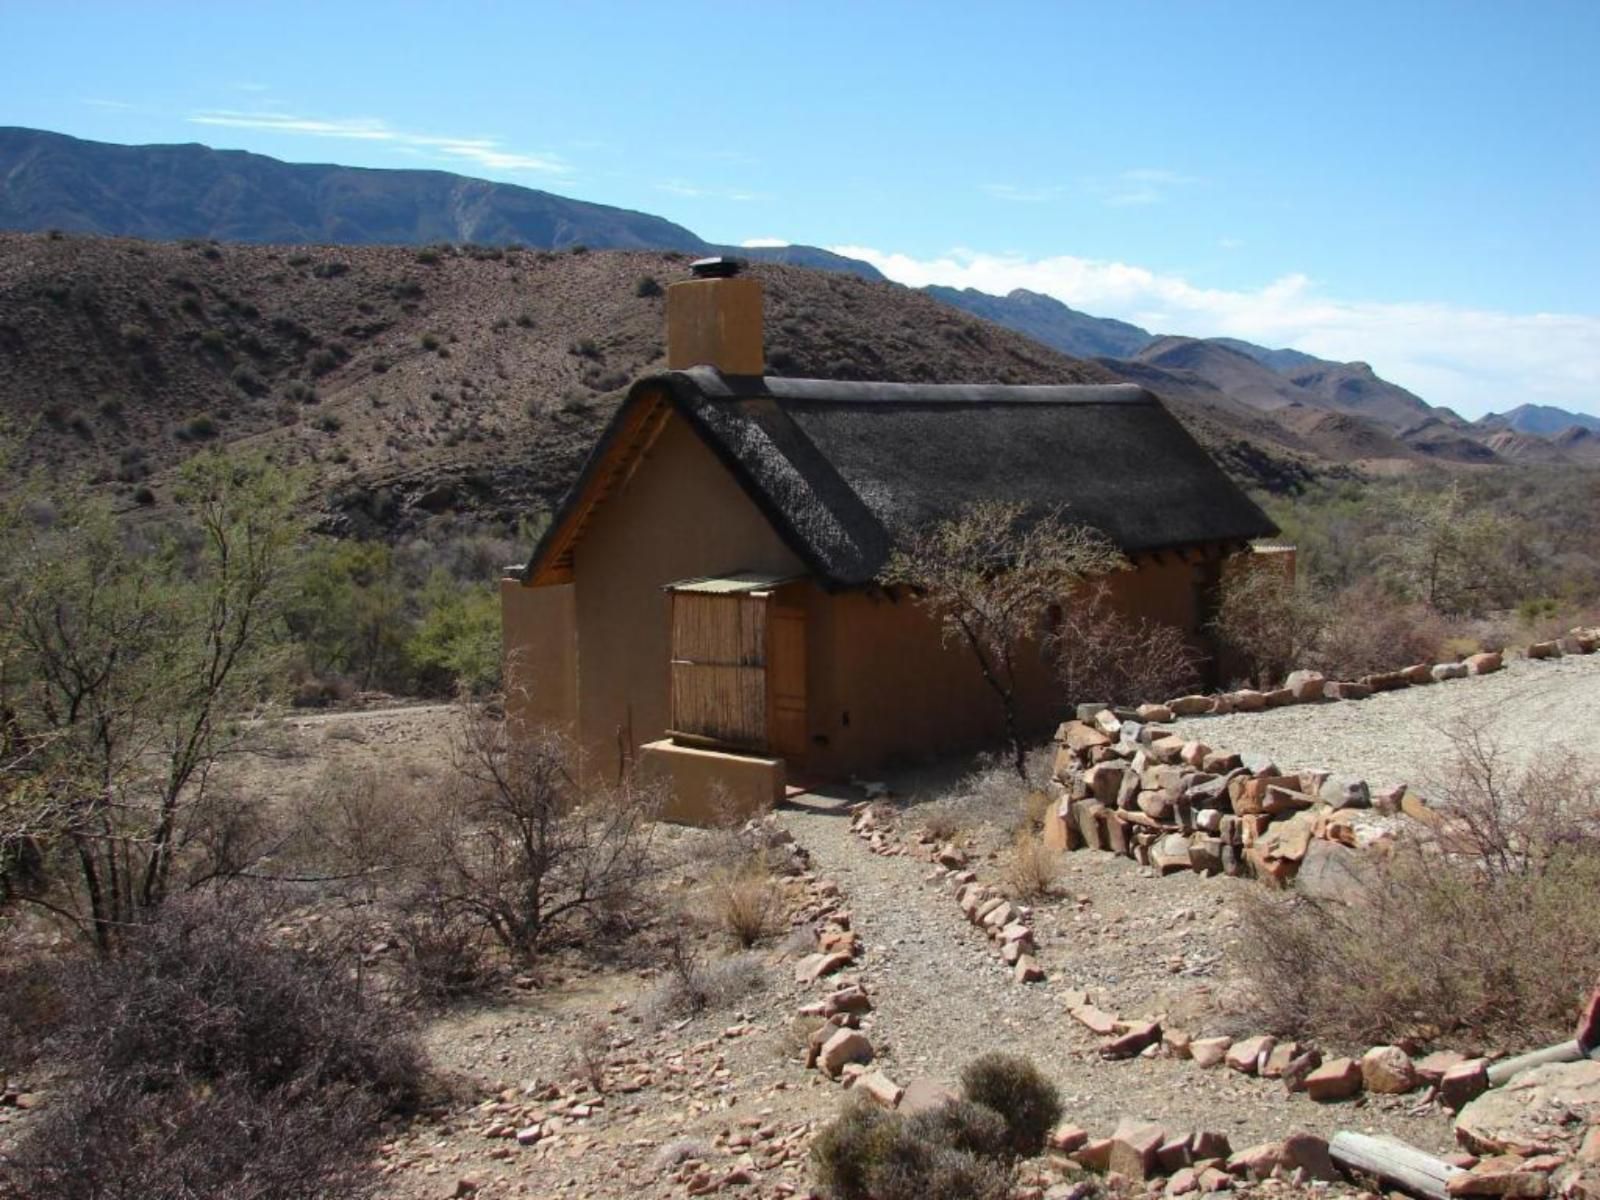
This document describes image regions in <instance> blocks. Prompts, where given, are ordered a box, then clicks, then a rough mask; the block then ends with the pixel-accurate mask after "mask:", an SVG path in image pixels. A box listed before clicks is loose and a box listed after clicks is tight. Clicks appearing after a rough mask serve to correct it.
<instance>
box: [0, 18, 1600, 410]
mask: <svg viewBox="0 0 1600 1200" xmlns="http://www.w3.org/2000/svg"><path fill="white" fill-rule="evenodd" d="M0 28H3V30H4V32H5V39H6V43H7V47H8V50H9V51H10V52H9V53H8V54H7V64H6V71H5V76H4V78H3V79H0V123H8V124H18V125H28V126H36V127H40V128H47V129H55V130H60V131H62V132H65V133H71V134H75V135H77V136H81V137H89V138H98V139H103V140H107V141H117V142H175V141H200V142H205V143H207V144H210V145H214V146H221V147H230V148H241V149H248V150H255V151H258V152H261V153H265V154H271V155H275V156H278V157H281V158H286V159H290V160H295V161H330V162H344V163H353V164H358V165H367V166H426V167H439V168H444V169H449V170H456V171H461V172H464V173H467V174H473V175H480V176H486V177H490V178H495V179H501V180H506V181H510V182H515V183H521V184H526V185H529V186H534V187H542V188H546V189H548V190H551V191H554V192H559V193H562V194H566V195H572V196H578V197H581V198H584V199H590V200H599V201H604V202H607V203H613V204H620V205H625V206H627V207H630V208H638V209H643V210H645V211H649V212H654V213H658V214H660V215H662V216H666V217H668V218H671V219H673V220H676V221H679V222H681V223H682V224H685V225H687V226H689V227H690V228H691V229H693V230H695V232H697V233H699V234H701V235H702V236H705V237H708V238H712V239H715V240H725V241H734V242H738V241H745V240H751V239H779V240H784V241H798V242H806V243H810V244H815V245H824V246H832V247H836V248H850V250H851V251H852V252H854V253H858V254H860V255H861V256H863V257H866V258H869V259H870V260H871V261H874V262H876V263H877V264H878V265H879V266H880V267H881V268H883V269H884V270H885V271H886V272H888V273H889V274H890V275H891V276H892V277H894V278H898V279H901V280H903V281H905V282H909V283H915V284H921V283H927V282H947V283H952V284H959V285H962V286H975V287H980V288H983V289H984V290H988V291H1005V290H1008V289H1009V288H1011V287H1016V286H1024V287H1031V288H1034V289H1035V290H1039V291H1046V292H1049V293H1051V294H1053V295H1056V296H1058V297H1059V298H1060V299H1062V300H1065V301H1066V302H1067V303H1069V304H1072V305H1074V306H1075V307H1079V308H1082V309H1085V310H1086V311H1089V312H1093V313H1095V314H1097V315H1105V316H1118V317H1123V318H1125V319H1129V320H1135V321H1138V322H1140V323H1141V324H1144V325H1146V326H1148V327H1151V328H1154V329H1156V330H1159V331H1171V332H1183V333H1192V334H1199V335H1211V334H1233V335H1236V336H1242V337H1248V338H1251V339H1252V340H1256V341H1263V342H1267V343H1269V344H1273V345H1294V346H1297V347H1299V348H1301V349H1305V350H1308V351H1311V352H1313V353H1318V354H1324V355H1327V356H1330V357H1336V358H1341V359H1343V358H1363V359H1366V360H1368V361H1370V362H1372V363H1373V364H1374V366H1375V367H1377V369H1378V370H1379V371H1380V372H1381V373H1383V374H1385V375H1387V376H1388V377H1390V378H1393V379H1396V380H1397V381H1398V382H1401V383H1404V384H1406V385H1407V386H1410V387H1412V388H1414V389H1415V390H1417V391H1418V392H1420V393H1421V394H1422V395H1423V396H1424V397H1425V398H1427V399H1430V400H1433V401H1435V402H1438V403H1450V404H1454V405H1456V406H1457V407H1458V408H1460V409H1461V410H1462V411H1463V412H1465V413H1467V414H1468V415H1476V414H1477V413H1481V412H1483V411H1485V410H1487V409H1490V408H1498V409H1504V408H1508V407H1511V406H1512V405H1514V404H1517V403H1520V402H1523V401H1533V402H1541V403H1556V404H1562V405H1564V406H1566V407H1569V408H1575V409H1581V410H1586V411H1589V412H1595V413H1600V221H1597V216H1596V214H1597V213H1600V70H1596V68H1595V62H1596V60H1597V58H1600V3H1595V2H1594V0H1584V2H1581V3H1570V4H1569V3H1554V2H1548V3H1543V2H1541V3H1528V4H1517V5H1513V4H1507V3H1465V2H1464V3H1400V2H1395V0H1390V2H1388V3H1357V2H1340V3H1327V4H1315V5H1314V4H1310V3H1299V2H1298V0H1297V2H1295V3H1281V2H1279V3H1259V4H1257V3H1247V2H1243V0H1237V2H1228V3H1224V2H1221V0H1213V2H1210V3H1161V4H1154V3H1152V4H1142V3H1115V4H1112V3H1104V4H1099V5H1092V6H1091V5H1087V4H1048V5H1046V4H990V5H972V4H970V3H967V4H939V3H926V4H915V5H912V4H859V3H858V4H829V3H816V2H811V3H803V4H802V3H794V4H778V3H743V4H731V3H700V2H694V0H678V2H675V3H671V4H665V3H663V4H655V5H642V4H641V5H622V4H598V3H576V2H571V3H563V4H549V5H546V4H531V3H529V4H511V3H506V4H475V3H469V2H465V0H463V2H459V3H454V4H450V5H442V4H434V5H422V4H405V3H394V2H389V3H384V4H375V3H345V4H341V3H326V2H325V3H321V4H288V3H276V4H271V5H267V4H233V3H222V4H218V3H211V4H204V5H202V4H187V3H170V2H169V3H154V2H149V3H138V4H135V3H132V2H131V0H125V2H123V3H117V4H90V3H67V2H62V0H55V2H52V3H49V4H45V3H34V2H32V0H0Z"/></svg>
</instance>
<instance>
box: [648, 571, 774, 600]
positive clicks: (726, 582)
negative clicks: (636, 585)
mask: <svg viewBox="0 0 1600 1200" xmlns="http://www.w3.org/2000/svg"><path fill="white" fill-rule="evenodd" d="M804 578H805V576H804V575H762V574H758V573H757V572H754V571H738V572H735V573H733V574H731V575H704V576H701V577H700V578H698V579H680V580H679V581H678V582H677V583H669V584H666V585H664V586H663V587H662V589H661V590H662V591H664V592H690V593H694V594H696V595H701V596H744V595H749V594H751V593H754V592H770V591H772V590H773V589H774V588H779V587H782V586H783V585H784V584H786V583H793V582H794V581H795V580H797V579H804Z"/></svg>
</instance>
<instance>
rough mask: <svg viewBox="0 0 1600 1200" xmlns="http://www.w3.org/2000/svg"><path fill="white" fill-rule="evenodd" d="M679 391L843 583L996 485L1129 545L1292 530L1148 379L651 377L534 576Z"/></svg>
mask: <svg viewBox="0 0 1600 1200" xmlns="http://www.w3.org/2000/svg"><path fill="white" fill-rule="evenodd" d="M663 400H665V401H666V402H667V403H668V404H670V407H671V408H672V409H673V410H675V411H676V412H678V413H679V414H681V415H682V416H683V417H684V419H686V420H687V421H688V423H689V425H690V426H691V427H692V428H693V429H694V430H695V431H696V432H697V433H698V434H699V435H700V437H701V438H703V439H704V441H705V442H706V444H707V445H708V446H709V447H710V448H711V450H712V451H713V452H714V453H715V454H716V455H717V457H718V458H719V459H720V460H721V461H722V462H723V463H724V464H725V465H726V466H727V467H728V469H729V471H731V472H732V474H733V475H734V477H735V478H736V479H737V480H738V482H739V484H740V485H741V486H742V487H743V488H744V490H745V491H746V493H748V494H749V496H750V498H751V500H752V501H754V502H755V504H756V505H757V506H758V507H760V509H761V510H762V512H763V513H764V514H765V515H766V517H767V519H768V520H769V521H770V522H771V523H772V525H773V528H774V529H776V530H777V532H778V533H779V535H780V536H782V537H783V539H784V541H785V542H786V543H787V544H788V545H789V546H790V547H791V548H792V549H793V550H794V552H795V553H796V555H797V556H798V557H799V558H800V559H801V560H802V561H804V562H805V563H807V564H808V565H809V566H810V568H811V569H812V570H813V571H814V572H815V573H816V574H817V576H818V578H819V579H820V580H821V581H822V582H823V583H825V584H828V585H830V586H844V587H851V586H858V585H861V584H865V583H870V582H871V581H872V580H873V579H874V578H876V577H877V575H878V573H879V571H880V570H881V569H882V567H883V566H884V564H885V562H886V560H887V558H888V556H889V554H890V552H891V550H892V549H893V547H894V544H895V541H896V539H897V538H899V537H902V536H903V535H904V534H906V533H907V532H909V531H911V530H913V529H917V528H920V527H924V526H926V525H928V524H931V523H934V522H937V521H940V520H943V519H945V518H948V517H952V516H955V515H956V514H957V513H959V512H960V511H961V510H962V509H963V508H965V507H967V506H968V505H970V504H972V503H973V502H975V501H978V500H1002V501H1010V502H1021V503H1023V504H1025V505H1026V506H1027V507H1028V509H1029V510H1030V511H1034V512H1040V513H1042V512H1045V511H1051V510H1057V509H1059V510H1061V511H1062V514H1063V516H1064V517H1065V518H1066V519H1067V520H1071V521H1080V522H1083V523H1085V524H1088V525H1092V526H1094V527H1096V528H1098V529H1099V530H1101V531H1102V532H1103V533H1105V534H1106V535H1107V536H1108V537H1110V538H1111V539H1112V540H1113V541H1114V542H1116V544H1117V545H1118V546H1120V547H1121V548H1122V549H1123V550H1124V551H1125V552H1127V553H1130V554H1138V553H1143V552H1150V551H1160V550H1169V549H1177V548H1181V547H1186V546H1196V545H1202V544H1215V543H1228V542H1234V543H1237V542H1244V541H1247V540H1249V539H1252V538H1258V537H1268V536H1271V535H1273V534H1275V533H1277V532H1278V530H1277V527H1276V526H1274V525H1273V523H1272V522H1271V521H1270V520H1269V519H1268V518H1267V516H1266V514H1265V513H1263V512H1262V511H1261V510H1260V509H1259V508H1258V507H1256V505H1255V504H1254V503H1253V502H1252V501H1251V500H1250V498H1249V497H1248V496H1246V495H1245V494H1244V492H1242V491H1241V490H1240V489H1239V488H1238V486H1237V485H1235V484H1234V483H1233V482H1232V481H1231V480H1230V479H1229V478H1228V477H1227V476H1226V475H1224V474H1223V472H1222V470H1221V468H1220V467H1218V466H1217V465H1216V463H1215V462H1213V461H1212V460H1211V458H1210V456H1209V455H1207V454H1206V452H1205V451H1204V450H1203V449H1202V448H1201V447H1200V445H1199V444H1198V443H1197V442H1195V440H1194V439H1193V438H1192V437H1190V436H1189V434H1188V432H1187V431H1186V430H1185V429H1184V428H1183V426H1182V425H1180V424H1179V423H1178V421H1177V419H1176V418H1174V417H1173V416H1172V414H1171V413H1169V412H1168V411H1167V410H1166V409H1165V408H1164V407H1162V405H1161V402H1160V401H1159V400H1157V399H1156V397H1155V396H1154V395H1152V394H1151V393H1150V392H1147V391H1145V390H1144V389H1143V388H1141V387H1138V386H1136V385H1133V384H1108V385H1082V386H1062V387H1006V386H999V385H978V386H966V385H954V386H952V385H930V384H909V383H849V382H836V381H833V380H823V379H783V378H747V377H739V378H735V377H724V376H723V375H721V374H719V373H718V372H717V371H715V370H713V369H711V368H708V367H695V368H693V369H691V370H687V371H672V372H668V373H666V374H663V375H656V376H651V377H649V378H646V379H642V380H640V381H639V382H638V383H636V384H635V385H634V386H633V389H632V390H631V391H630V392H629V394H628V399H627V401H626V402H625V403H624V404H623V406H622V408H621V410H619V412H618V413H617V416H616V417H615V418H614V419H613V421H612V423H611V425H610V426H609V427H608V428H607V430H606V433H605V434H604V435H603V436H602V438H601V441H600V444H599V445H598V446H597V447H596V448H595V451H594V453H593V454H592V455H591V456H590V460H589V463H588V465H587V466H586V467H585V469H584V472H583V475H582V477H580V479H579V481H578V483H577V485H576V486H575V487H574V489H573V491H572V493H571V494H570V495H569V496H568V497H567V499H566V501H565V502H564V503H563V506H562V510H561V512H560V513H559V514H558V515H557V517H556V520H555V521H554V522H552V524H551V527H550V530H549V532H548V533H546V535H545V537H544V539H543V540H542V541H541V542H540V544H539V546H538V548H537V549H536V550H535V551H534V555H533V558H532V560H531V561H530V562H529V564H528V572H527V577H528V578H529V579H534V578H535V577H537V576H538V575H539V573H540V568H541V564H544V563H546V562H548V561H549V560H550V559H551V558H552V557H553V556H554V555H556V554H559V553H563V552H567V551H570V547H571V545H572V540H573V538H574V536H575V534H576V531H578V530H580V529H581V524H582V522H581V520H577V519H575V518H576V517H577V516H578V514H579V510H580V509H582V508H585V507H587V506H590V505H592V504H593V503H594V502H595V496H596V494H597V492H598V491H599V490H601V489H602V488H603V479H602V476H603V475H604V473H605V470H606V467H605V464H606V462H607V460H608V459H610V460H612V462H613V468H612V469H615V467H614V463H615V458H616V454H617V447H618V445H619V444H620V443H621V442H622V441H623V440H624V439H625V438H626V437H628V436H629V433H628V431H629V430H632V429H636V428H637V427H638V426H639V424H640V417H639V409H640V406H643V405H652V404H653V405H660V404H661V403H662V401H663Z"/></svg>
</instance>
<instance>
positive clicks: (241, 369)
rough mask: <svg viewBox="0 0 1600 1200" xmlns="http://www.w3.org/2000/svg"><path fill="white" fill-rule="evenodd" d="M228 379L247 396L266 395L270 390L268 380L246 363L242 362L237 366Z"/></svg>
mask: <svg viewBox="0 0 1600 1200" xmlns="http://www.w3.org/2000/svg"><path fill="white" fill-rule="evenodd" d="M228 379H229V381H230V382H231V383H232V384H233V386H234V387H236V388H238V389H239V390H240V391H241V392H243V393H244V394H245V395H246V396H265V395H266V394H267V392H268V391H269V390H270V389H269V388H268V387H267V384H266V381H265V380H263V379H262V378H261V376H259V375H257V374H256V373H255V372H254V371H253V370H251V369H250V368H249V367H247V366H246V365H245V364H244V363H240V364H239V365H238V366H237V367H235V368H234V369H233V374H231V375H229V376H228Z"/></svg>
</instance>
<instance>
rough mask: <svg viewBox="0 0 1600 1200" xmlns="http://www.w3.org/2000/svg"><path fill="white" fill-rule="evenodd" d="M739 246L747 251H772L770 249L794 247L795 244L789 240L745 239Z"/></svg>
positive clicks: (771, 238) (770, 238) (774, 238)
mask: <svg viewBox="0 0 1600 1200" xmlns="http://www.w3.org/2000/svg"><path fill="white" fill-rule="evenodd" d="M739 245H741V246H743V247H744V248H745V249H747V250H757V249H769V250H770V249H775V248H777V247H779V246H792V245H794V243H793V242H792V241H790V240H789V239H788V238H777V237H756V238H745V240H744V241H742V242H740V243H739Z"/></svg>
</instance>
